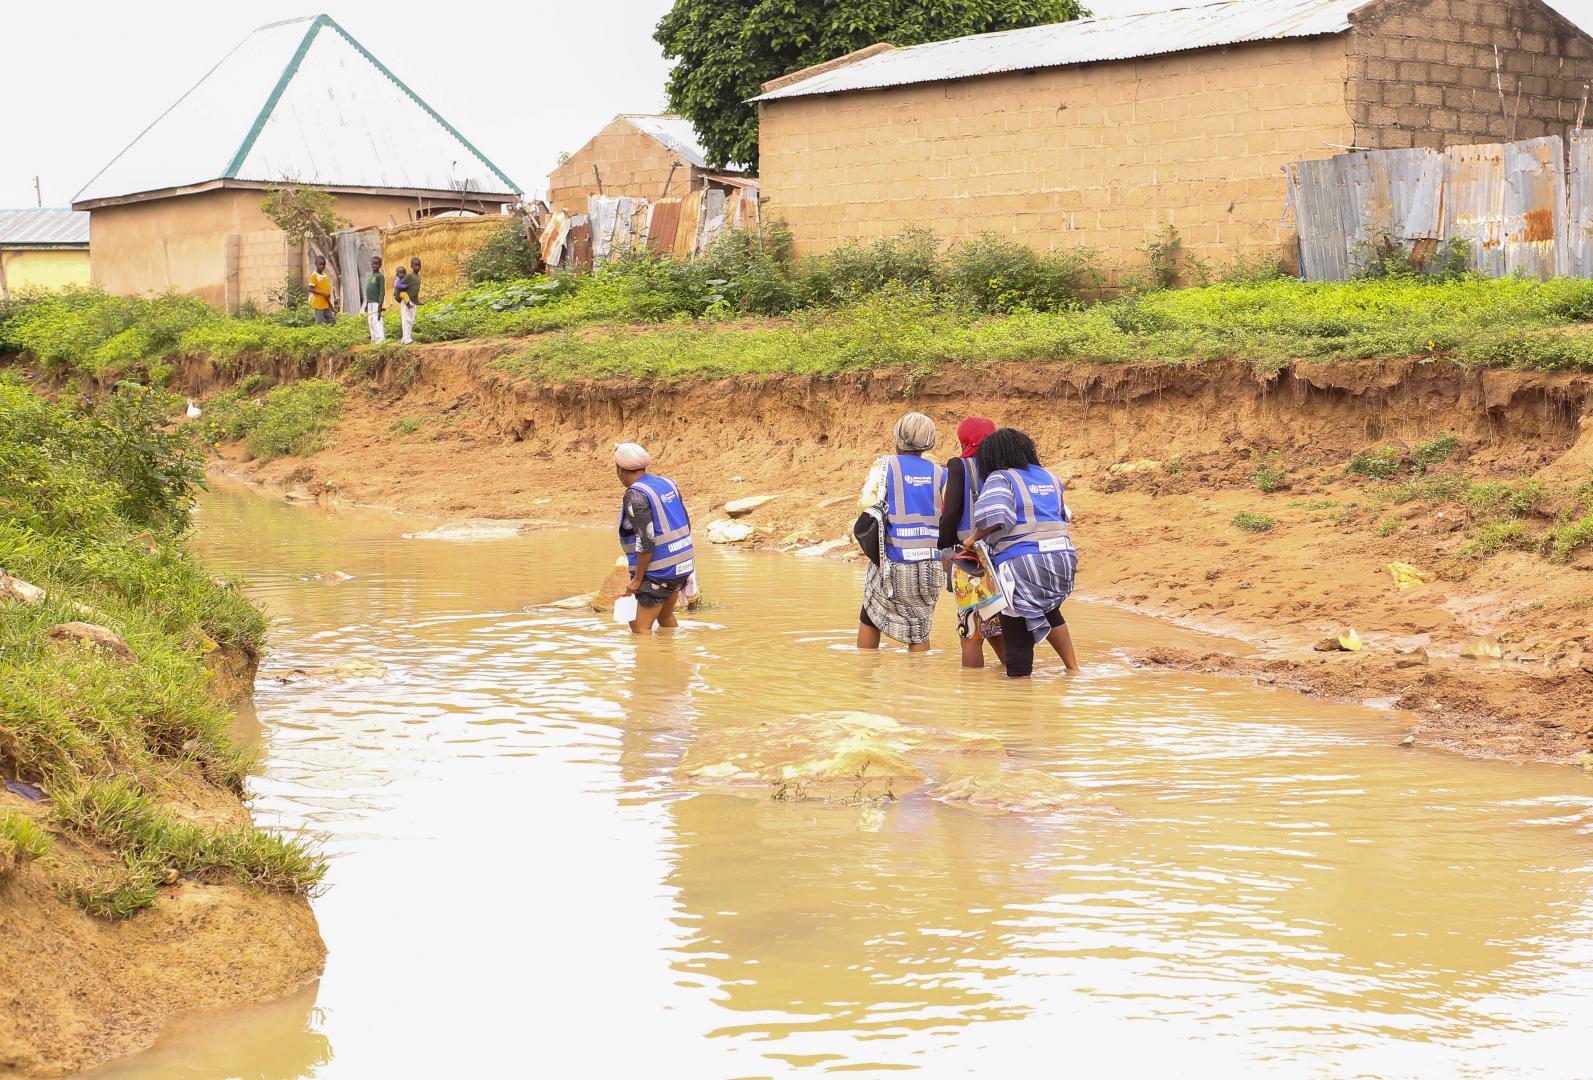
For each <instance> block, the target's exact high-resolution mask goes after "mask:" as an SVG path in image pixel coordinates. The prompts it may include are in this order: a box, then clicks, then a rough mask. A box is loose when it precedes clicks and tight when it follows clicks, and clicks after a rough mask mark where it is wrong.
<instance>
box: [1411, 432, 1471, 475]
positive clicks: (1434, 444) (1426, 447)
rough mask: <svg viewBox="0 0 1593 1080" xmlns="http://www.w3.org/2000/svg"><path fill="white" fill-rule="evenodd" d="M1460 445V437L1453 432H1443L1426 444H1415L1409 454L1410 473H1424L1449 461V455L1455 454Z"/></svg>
mask: <svg viewBox="0 0 1593 1080" xmlns="http://www.w3.org/2000/svg"><path fill="white" fill-rule="evenodd" d="M1459 445H1460V436H1459V435H1456V434H1454V433H1453V432H1448V431H1446V432H1444V433H1443V434H1442V435H1437V436H1434V437H1433V438H1431V439H1428V440H1427V441H1426V442H1423V443H1417V444H1416V447H1415V449H1413V450H1412V451H1411V452H1410V471H1411V472H1413V473H1424V472H1426V471H1427V470H1428V469H1430V468H1432V467H1433V466H1434V465H1438V464H1440V463H1442V462H1445V461H1448V460H1449V455H1450V454H1453V453H1454V452H1455V448H1456V447H1458V446H1459Z"/></svg>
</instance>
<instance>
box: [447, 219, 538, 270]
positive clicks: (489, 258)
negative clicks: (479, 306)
mask: <svg viewBox="0 0 1593 1080" xmlns="http://www.w3.org/2000/svg"><path fill="white" fill-rule="evenodd" d="M536 267H537V251H536V249H535V248H533V247H532V246H531V237H530V234H529V232H528V231H527V229H526V223H525V219H524V218H522V217H520V216H518V215H511V216H509V217H507V218H505V219H504V222H503V224H502V225H501V226H499V227H498V228H497V229H495V230H494V231H493V232H492V233H491V234H490V235H488V237H487V238H486V239H485V240H483V241H482V242H481V243H480V244H479V245H477V247H476V249H475V250H474V251H472V252H471V253H470V254H469V255H466V256H465V259H464V264H463V269H464V272H465V280H466V281H468V282H470V284H472V285H483V284H486V283H487V282H489V281H512V280H514V279H515V278H527V277H530V276H531V275H532V274H533V273H535V272H536Z"/></svg>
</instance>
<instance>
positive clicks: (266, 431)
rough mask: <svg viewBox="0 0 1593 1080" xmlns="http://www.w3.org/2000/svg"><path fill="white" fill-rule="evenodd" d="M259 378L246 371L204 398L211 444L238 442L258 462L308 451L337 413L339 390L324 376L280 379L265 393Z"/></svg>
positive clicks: (333, 425)
mask: <svg viewBox="0 0 1593 1080" xmlns="http://www.w3.org/2000/svg"><path fill="white" fill-rule="evenodd" d="M264 383H265V379H264V377H263V376H261V375H258V374H254V375H246V376H244V377H243V378H242V379H240V380H238V382H237V383H236V384H235V385H234V386H232V387H231V388H230V389H227V390H223V391H222V392H221V393H219V394H217V395H215V396H214V397H212V398H210V399H208V400H207V401H206V402H205V409H204V424H205V432H206V436H207V438H208V440H209V441H210V442H212V443H223V442H237V441H239V440H242V441H243V444H244V448H245V449H246V450H248V451H249V454H250V456H252V457H255V458H258V459H260V460H262V461H269V460H271V459H272V458H279V457H286V456H288V455H302V454H313V453H314V452H315V451H317V450H319V449H321V447H323V446H325V445H326V440H327V439H328V438H329V437H330V436H331V433H332V431H333V430H334V429H335V428H336V427H337V422H338V420H340V419H341V418H342V416H343V404H344V399H345V397H346V396H347V392H346V390H345V388H344V387H343V386H342V385H341V384H340V383H335V382H331V381H329V380H326V379H305V380H303V381H301V382H294V383H286V384H284V385H282V386H278V387H275V388H273V389H271V390H269V391H266V392H265V393H263V394H262V393H260V392H259V391H260V388H261V387H262V386H263V385H264Z"/></svg>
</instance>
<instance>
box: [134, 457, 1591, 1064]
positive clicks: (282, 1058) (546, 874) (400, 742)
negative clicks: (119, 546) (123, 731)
mask: <svg viewBox="0 0 1593 1080" xmlns="http://www.w3.org/2000/svg"><path fill="white" fill-rule="evenodd" d="M616 495H617V490H616ZM200 521H201V543H200V547H201V549H202V550H203V551H204V553H205V555H206V556H207V557H208V558H210V559H211V560H212V561H213V562H214V563H215V564H216V565H217V566H218V567H220V568H223V569H225V570H227V571H230V572H237V573H241V574H243V575H245V576H246V577H247V578H248V579H249V580H250V581H251V582H252V583H253V588H254V590H255V595H257V596H258V598H259V599H260V600H262V601H263V602H264V603H265V604H266V605H267V606H268V607H269V609H270V611H271V613H272V614H273V616H274V617H275V620H276V622H275V627H274V629H273V632H272V643H273V651H272V653H271V655H270V656H269V657H268V658H267V660H266V661H265V664H264V665H263V668H262V672H261V678H260V682H259V685H258V690H257V694H256V710H255V714H254V715H252V716H245V717H243V718H241V720H240V723H241V724H243V725H244V726H245V728H246V730H247V733H248V734H249V735H250V737H252V738H256V739H258V740H259V742H260V743H261V745H262V748H263V751H264V760H263V764H262V767H261V770H260V772H259V775H258V776H256V777H255V778H254V780H253V782H252V785H251V787H252V791H253V793H254V796H255V798H254V806H255V810H256V815H257V817H258V818H259V820H260V821H261V822H262V823H266V824H272V825H281V826H285V827H288V828H291V829H305V830H308V831H311V832H313V833H315V834H317V835H319V836H321V837H323V838H324V844H325V848H326V851H327V852H328V854H329V855H330V856H331V859H332V862H331V872H330V875H329V887H328V889H327V891H326V892H325V894H324V895H322V896H321V897H319V898H318V899H317V900H316V902H315V909H316V913H317V915H318V916H319V919H320V924H321V930H322V932H323V934H324V935H325V938H326V941H327V944H328V946H329V948H330V950H331V952H330V956H329V958H328V961H327V965H326V972H325V975H324V976H323V977H322V978H321V979H320V981H319V982H318V983H317V984H315V985H313V986H310V987H307V988H306V989H305V990H304V991H303V992H301V993H300V994H298V995H297V996H296V997H293V998H290V999H288V1000H286V1001H282V1002H279V1003H276V1004H272V1005H269V1006H265V1007H261V1008H257V1009H250V1010H244V1011H241V1012H233V1013H226V1014H218V1015H205V1016H197V1017H192V1018H188V1019H185V1020H183V1021H181V1022H179V1023H178V1024H176V1025H174V1026H173V1027H172V1028H171V1029H169V1030H168V1032H167V1033H166V1035H164V1036H163V1037H162V1039H161V1041H160V1042H159V1043H158V1044H157V1046H156V1047H155V1048H154V1049H153V1050H151V1051H150V1052H148V1053H146V1054H144V1055H142V1056H140V1057H138V1058H135V1059H131V1060H130V1061H128V1062H124V1063H123V1064H121V1065H119V1066H117V1067H115V1068H113V1069H111V1070H109V1071H108V1072H106V1073H105V1074H104V1075H107V1076H115V1077H119V1078H127V1077H193V1078H197V1077H234V1076H247V1077H252V1078H258V1080H276V1078H289V1077H318V1078H320V1077H337V1078H345V1077H348V1078H369V1077H384V1078H391V1077H411V1076H415V1077H422V1076H424V1077H511V1076H514V1077H518V1076H525V1077H550V1078H551V1077H559V1078H562V1077H609V1076H668V1077H677V1076H678V1077H689V1078H720V1077H723V1078H730V1077H760V1076H788V1075H817V1074H823V1073H831V1072H833V1073H842V1074H864V1075H869V1074H883V1073H887V1072H895V1071H903V1070H916V1071H918V1073H919V1074H920V1075H923V1076H930V1077H939V1076H962V1075H980V1076H992V1077H1022V1076H1040V1075H1064V1074H1073V1075H1091V1074H1097V1075H1098V1074H1101V1073H1103V1072H1107V1071H1110V1073H1111V1074H1113V1075H1120V1076H1122V1075H1142V1074H1148V1073H1151V1072H1152V1071H1153V1070H1154V1071H1155V1072H1156V1073H1157V1074H1158V1075H1179V1076H1191V1075H1198V1076H1208V1075H1209V1076H1234V1075H1239V1074H1240V1071H1241V1070H1242V1072H1243V1074H1245V1075H1257V1074H1278V1075H1296V1076H1297V1075H1368V1076H1381V1077H1387V1076H1435V1075H1452V1074H1463V1075H1468V1076H1493V1075H1499V1076H1506V1075H1510V1076H1513V1075H1549V1076H1586V1075H1588V1074H1589V1072H1590V1071H1593V1058H1590V1056H1589V1048H1588V1030H1589V1020H1590V1018H1593V778H1589V777H1588V776H1586V775H1585V774H1583V773H1580V772H1577V771H1575V770H1571V769H1567V768H1554V767H1547V766H1542V767H1537V766H1529V767H1522V766H1511V765H1503V764H1496V763H1488V762H1475V761H1466V760H1462V759H1458V758H1454V757H1449V756H1444V755H1441V754H1438V753H1434V752H1429V751H1426V750H1423V749H1422V748H1420V747H1417V748H1414V749H1400V748H1399V747H1398V746H1397V743H1398V741H1399V739H1400V738H1401V736H1402V735H1403V734H1404V728H1403V727H1402V726H1401V725H1400V723H1399V720H1398V718H1397V717H1393V716H1390V715H1389V714H1384V713H1378V712H1374V711H1371V710H1367V709H1359V708H1349V707H1344V706H1338V705H1330V704H1325V703H1321V702H1317V701H1313V700H1311V699H1309V698H1305V697H1301V696H1298V695H1296V694H1294V693H1292V692H1282V691H1271V690H1267V689H1264V688H1257V687H1253V686H1250V685H1248V684H1245V683H1241V682H1237V681H1225V680H1219V679H1215V678H1206V677H1200V676H1194V675H1185V674H1177V673H1166V672H1149V671H1136V670H1132V669H1130V668H1129V667H1128V666H1126V665H1125V664H1124V663H1123V662H1121V661H1120V660H1119V659H1117V658H1115V657H1114V656H1113V654H1112V651H1113V650H1114V649H1121V648H1126V647H1133V646H1143V645H1146V644H1149V643H1154V642H1163V643H1170V644H1180V645H1197V644H1198V643H1199V642H1200V640H1201V637H1200V635H1198V634H1196V633H1194V632H1192V631H1187V630H1181V629H1176V628H1172V627H1169V626H1168V625H1166V624H1163V623H1158V622H1155V621H1152V620H1149V619H1143V618H1139V617H1134V616H1130V615H1126V614H1122V613H1118V612H1115V611H1113V610H1111V609H1109V608H1104V607H1099V606H1090V605H1087V604H1082V603H1070V604H1069V605H1068V607H1067V608H1066V614H1067V615H1068V619H1069V623H1070V625H1072V627H1073V628H1074V636H1075V639H1076V640H1077V642H1078V648H1079V653H1080V656H1081V657H1082V658H1083V659H1084V665H1085V666H1084V671H1083V673H1082V674H1080V675H1079V676H1076V677H1073V678H1068V677H1065V676H1064V675H1062V674H1061V672H1060V665H1059V664H1058V663H1057V661H1056V660H1055V659H1054V658H1053V657H1051V656H1050V655H1049V653H1045V651H1044V650H1043V649H1042V653H1044V657H1043V658H1038V657H1037V659H1038V661H1039V663H1038V667H1039V671H1040V674H1039V677H1037V678H1035V679H1034V680H1032V681H1031V682H1030V683H1028V684H1017V685H1014V684H1009V683H1008V682H1007V681H1006V680H1004V679H1003V678H1002V677H1001V675H1000V674H999V673H998V672H997V671H996V670H994V669H987V670H985V671H976V672H963V671H961V670H959V668H958V666H957V661H956V655H955V630H954V628H953V624H952V620H951V618H950V613H949V610H946V611H943V612H942V627H941V629H940V630H939V631H938V634H937V637H938V640H937V642H936V644H937V646H939V650H940V651H937V652H935V653H931V654H929V655H908V654H906V653H905V652H901V651H885V652H882V653H880V654H878V655H858V654H857V653H856V652H854V651H853V650H851V649H850V648H849V647H848V646H849V645H850V642H851V640H852V636H853V633H854V631H855V627H856V615H857V608H858V600H859V586H860V581H861V577H862V570H861V568H860V567H859V566H857V565H852V564H844V563H836V562H832V561H827V560H822V559H800V558H794V557H791V556H786V555H777V554H765V553H757V552H743V551H726V550H720V549H713V550H709V551H706V552H704V553H703V554H702V557H701V559H700V563H699V566H700V573H701V577H702V580H703V586H704V589H705V592H706V593H707V595H708V597H709V599H710V601H711V604H710V606H709V607H708V608H707V609H706V610H703V611H701V612H700V613H698V614H695V615H692V616H690V617H688V618H687V619H686V621H685V623H684V624H683V626H682V627H681V629H680V630H678V631H676V632H674V633H673V634H671V635H668V636H663V637H660V638H658V639H656V640H645V641H640V642H637V641H634V640H632V638H631V637H630V636H629V634H628V633H627V632H625V631H624V629H623V628H620V627H616V626H615V625H613V624H612V623H611V622H610V621H608V619H607V618H606V617H605V618H599V617H598V616H596V615H593V614H591V613H590V612H588V611H584V610H583V611H572V610H561V609H550V608H547V607H543V606H541V605H544V604H546V603H547V602H549V601H555V600H558V599H561V598H563V597H568V596H570V595H572V594H576V593H581V592H586V591H589V590H590V589H592V588H593V587H594V585H595V584H596V582H597V581H599V580H600V579H601V578H602V577H603V576H604V574H605V573H606V572H607V570H608V568H609V567H610V565H611V564H612V562H613V559H614V556H615V554H616V553H617V547H616V542H615V539H614V537H613V536H612V535H611V533H610V532H609V531H607V530H597V529H559V530H547V531H539V532H532V533H529V534H526V535H524V536H520V537H513V538H504V539H495V540H475V541H468V542H465V541H448V540H425V539H406V538H405V537H404V535H403V534H404V533H406V532H414V531H418V530H422V529H426V528H429V527H432V526H433V525H434V524H435V523H428V522H415V521H413V520H406V519H402V518H398V517H394V516H392V515H388V514H383V513H377V512H365V511H340V512H332V511H327V510H323V509H319V508H314V507H303V506H290V505H287V504H284V503H282V502H278V501H272V500H269V499H265V498H262V497H260V496H259V495H257V494H254V493H252V492H249V491H246V490H243V489H239V488H233V487H222V488H220V489H219V490H216V491H213V492H212V493H210V495H208V496H207V497H206V499H205V501H204V503H203V506H202V510H201V515H200ZM1081 547H1082V548H1083V551H1084V554H1083V562H1084V566H1085V575H1086V577H1085V578H1084V580H1083V585H1084V587H1085V588H1086V589H1088V588H1090V587H1091V586H1092V585H1094V586H1096V587H1099V588H1102V589H1104V588H1105V587H1106V586H1107V584H1108V583H1104V582H1102V583H1092V582H1090V581H1089V579H1088V577H1087V575H1088V566H1089V551H1088V534H1087V530H1086V531H1085V534H1084V537H1083V539H1082V541H1081ZM333 571H338V572H342V573H346V574H351V575H353V576H352V578H351V579H349V580H346V581H341V582H339V583H337V584H326V583H323V582H321V581H316V580H313V579H311V578H312V576H313V575H316V574H326V573H329V572H333ZM350 661H361V662H365V663H362V664H356V665H353V666H352V667H347V666H345V668H344V670H345V671H346V672H347V671H352V672H354V673H355V674H354V675H353V676H352V677H349V676H347V675H331V676H328V677H320V676H315V675H314V673H315V672H316V671H317V670H318V669H325V668H328V667H332V666H336V665H347V664H348V662H350ZM294 668H299V669H305V670H307V671H310V672H312V676H313V677H311V678H307V679H295V680H292V681H289V682H287V683H280V682H277V681H275V680H274V679H273V677H272V676H273V675H275V674H277V673H280V672H284V671H287V670H289V669H294ZM835 710H859V711H863V712H869V713H877V714H881V715H884V716H887V717H890V718H892V719H894V720H896V721H899V722H901V723H903V724H907V725H912V726H914V727H915V728H927V729H932V730H936V731H942V732H952V733H959V734H973V735H984V736H993V737H994V738H995V739H998V740H1000V742H1001V743H1002V744H1004V746H1005V747H1006V756H1005V757H1004V758H1001V759H1000V760H999V761H997V762H996V763H995V765H994V766H993V767H996V768H999V769H1010V770H1021V771H1022V775H1025V776H1028V777H1030V778H1033V777H1036V776H1038V777H1041V778H1043V779H1044V780H1045V782H1046V783H1054V784H1055V786H1056V790H1058V791H1061V792H1075V793H1077V795H1078V798H1077V799H1076V800H1073V801H1068V800H1064V801H1063V802H1062V803H1059V804H1056V805H1053V806H1051V807H1050V808H1049V809H1048V810H1047V812H1043V813H1027V814H1014V813H1004V812H998V811H993V810H989V809H979V808H971V807H970V806H968V805H966V804H960V803H957V802H941V801H937V800H935V799H932V798H931V797H930V794H929V793H930V792H931V791H932V790H933V789H932V786H926V787H924V788H920V789H919V790H917V791H915V792H914V793H912V794H909V795H907V796H906V797H905V798H903V799H901V800H900V801H897V802H894V803H891V804H889V805H885V806H878V805H867V806H857V805H833V804H823V803H815V802H800V801H798V802H789V801H785V802H782V801H775V800H772V799H770V798H769V797H768V793H767V792H766V791H756V790H752V789H748V790H747V791H746V792H745V793H742V794H738V793H736V792H735V791H732V790H724V789H716V788H709V787H704V786H702V785H700V784H697V783H695V782H692V781H690V780H689V779H682V778H681V777H679V776H678V775H677V764H678V763H679V761H680V759H681V757H682V755H683V754H684V753H685V752H686V751H687V749H688V748H689V747H691V746H692V745H693V744H694V743H695V742H697V741H698V740H700V739H702V738H704V737H705V736H709V735H714V734H719V733H723V732H725V731H729V730H732V729H737V728H741V727H744V726H748V725H754V724H756V723H758V722H760V721H775V722H781V723H783V722H785V721H788V720H791V719H793V718H801V717H804V716H809V715H812V714H816V713H821V712H831V711H835ZM987 765H988V762H987Z"/></svg>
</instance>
